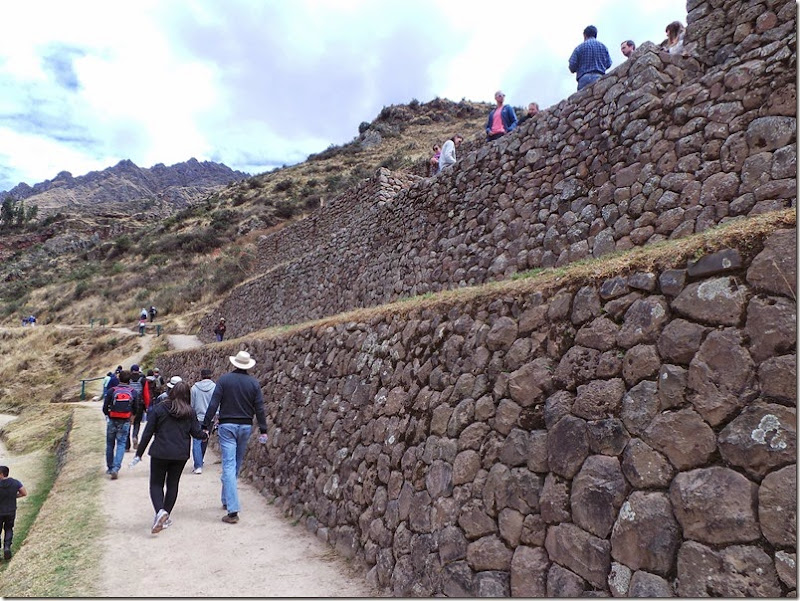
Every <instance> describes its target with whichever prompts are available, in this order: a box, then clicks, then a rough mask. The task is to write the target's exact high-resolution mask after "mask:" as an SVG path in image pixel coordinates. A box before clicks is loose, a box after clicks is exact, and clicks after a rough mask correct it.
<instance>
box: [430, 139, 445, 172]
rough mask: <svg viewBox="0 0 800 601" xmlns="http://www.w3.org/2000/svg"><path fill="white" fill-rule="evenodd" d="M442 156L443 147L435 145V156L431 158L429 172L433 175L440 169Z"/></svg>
mask: <svg viewBox="0 0 800 601" xmlns="http://www.w3.org/2000/svg"><path fill="white" fill-rule="evenodd" d="M440 156H442V149H441V147H440V146H439V145H438V144H434V145H433V156H432V157H431V160H430V169H429V172H430V174H431V175H436V174H437V173H438V171H439V157H440Z"/></svg>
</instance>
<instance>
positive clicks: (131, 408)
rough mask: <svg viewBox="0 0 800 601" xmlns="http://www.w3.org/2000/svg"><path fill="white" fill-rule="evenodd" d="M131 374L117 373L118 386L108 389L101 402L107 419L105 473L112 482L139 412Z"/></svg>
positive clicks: (127, 372)
mask: <svg viewBox="0 0 800 601" xmlns="http://www.w3.org/2000/svg"><path fill="white" fill-rule="evenodd" d="M130 382H131V372H129V371H125V370H123V371H121V372H119V384H117V385H116V386H113V387H111V388H109V389H108V392H107V393H106V397H105V399H104V400H103V413H104V414H105V415H106V417H107V418H108V422H107V424H106V467H107V468H108V469H107V470H106V473H107V474H109V475H110V476H111V479H112V480H116V479H117V478H118V477H119V468H120V467H121V466H122V459H123V457H125V443H126V442H127V440H128V432H129V431H130V427H131V422H132V421H133V416H134V415H136V412H137V411H138V410H139V404H140V403H141V400H140V398H139V394H138V393H137V392H136V391H135V390H134V389H133V388H131V385H130Z"/></svg>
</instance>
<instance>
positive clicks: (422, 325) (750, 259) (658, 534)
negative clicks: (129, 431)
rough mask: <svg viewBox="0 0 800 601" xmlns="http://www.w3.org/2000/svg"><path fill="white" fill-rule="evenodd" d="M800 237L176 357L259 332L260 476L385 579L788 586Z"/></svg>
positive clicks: (671, 591) (562, 588) (702, 591)
mask: <svg viewBox="0 0 800 601" xmlns="http://www.w3.org/2000/svg"><path fill="white" fill-rule="evenodd" d="M792 225H794V223H793V220H792ZM796 244H797V236H796V230H795V229H794V228H793V227H789V228H788V229H778V230H776V231H774V232H769V231H767V233H766V234H764V235H763V237H759V236H757V235H755V234H754V235H753V236H751V238H750V239H747V240H742V241H741V243H740V244H732V245H731V247H730V248H728V249H726V250H723V251H720V252H717V253H714V254H710V255H706V256H703V257H701V258H699V259H698V260H697V261H693V262H690V263H689V264H688V265H686V264H674V263H668V264H666V265H665V266H664V267H663V268H660V269H658V270H653V271H637V272H633V273H627V274H620V275H617V276H614V277H607V278H604V279H599V280H597V281H591V280H590V281H582V282H579V283H576V284H574V285H566V286H562V287H561V288H560V289H559V288H556V289H555V290H552V291H543V290H540V289H536V288H535V286H533V285H531V286H529V287H528V288H525V289H523V288H520V287H519V286H521V285H522V283H509V284H507V285H506V286H505V287H503V288H502V289H500V290H499V291H496V292H494V293H491V294H490V293H486V295H485V296H479V297H477V298H472V299H469V298H467V299H464V300H462V301H450V302H449V303H447V304H442V303H439V304H431V303H429V305H428V306H425V305H424V304H423V305H422V306H420V307H419V308H409V309H407V310H405V311H403V312H400V311H394V312H386V311H384V312H379V311H375V312H373V314H372V317H370V318H368V319H366V320H365V321H364V322H339V323H333V324H331V325H317V326H309V327H305V328H301V329H298V330H297V331H295V332H293V333H290V334H285V335H283V336H276V337H273V338H255V339H251V340H248V339H243V340H241V341H236V342H231V343H228V344H227V345H225V344H223V345H222V346H220V345H213V346H207V347H204V348H201V349H197V350H193V351H189V352H184V353H171V354H167V355H165V356H162V358H161V359H160V365H161V367H162V369H165V370H166V372H165V373H180V374H182V375H183V376H184V378H186V377H189V378H190V379H191V378H192V376H195V377H196V376H198V372H199V369H200V367H201V366H205V365H211V366H213V367H214V369H215V372H216V373H217V374H220V373H222V372H223V371H227V369H228V368H229V366H227V365H226V362H227V361H226V356H227V355H229V354H233V353H234V352H235V350H234V348H238V347H239V346H245V347H246V348H248V349H249V350H250V352H251V353H253V354H254V356H255V357H256V358H257V359H258V363H257V365H256V367H255V368H254V369H253V370H252V372H253V373H254V375H256V376H257V377H258V378H259V379H260V381H261V383H262V386H263V390H264V395H265V400H266V405H267V407H268V422H269V434H270V442H269V444H268V445H267V446H266V447H261V446H260V445H251V446H250V449H249V451H248V455H247V457H246V460H245V465H244V467H243V471H242V477H243V478H247V479H249V480H252V481H253V482H254V483H255V484H256V486H258V487H259V488H260V489H261V490H262V492H263V493H264V494H265V495H268V496H271V497H276V499H277V504H278V505H279V506H280V507H282V508H283V509H284V511H285V512H286V513H287V514H288V515H291V516H293V517H294V518H296V519H298V520H300V521H301V522H302V523H303V524H304V525H305V527H306V528H308V529H309V530H311V531H312V532H315V533H316V535H317V536H318V537H320V538H321V539H323V540H326V541H328V542H329V543H330V544H331V545H333V546H334V547H335V548H336V549H337V550H338V551H339V552H340V553H342V554H343V555H345V556H348V557H354V558H357V559H358V560H360V561H363V562H364V563H365V564H366V566H367V568H368V570H369V571H368V577H369V579H370V580H371V582H372V583H374V584H376V585H378V586H380V587H383V588H384V589H385V590H386V591H387V592H388V593H390V594H393V595H396V596H404V597H405V596H434V595H447V596H458V597H477V596H503V595H505V596H508V595H513V596H525V597H534V596H544V595H547V596H589V595H601V596H603V595H606V596H607V595H613V596H631V597H635V596H672V595H679V596H689V597H700V596H721V597H735V596H759V597H777V596H782V595H790V596H794V595H796V592H795V591H796V568H795V562H796V503H797V499H796V489H797V480H796V473H797V471H796V456H797V442H796V402H797V401H796V384H795V382H796V371H797V368H796V313H797V306H796V300H795V299H796V293H797V291H796V280H797V266H796V254H795V251H796ZM515 285H516V286H517V288H514V286H515ZM515 290H516V291H515Z"/></svg>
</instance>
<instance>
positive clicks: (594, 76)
mask: <svg viewBox="0 0 800 601" xmlns="http://www.w3.org/2000/svg"><path fill="white" fill-rule="evenodd" d="M601 77H603V74H602V73H584V74H583V75H582V76H581V77H580V79H579V80H578V90H582V89H583V88H585V87H586V86H588V85H589V84H590V83H594V82H596V81H597V80H598V79H600V78H601Z"/></svg>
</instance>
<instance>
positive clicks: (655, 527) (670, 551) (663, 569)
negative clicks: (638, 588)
mask: <svg viewBox="0 0 800 601" xmlns="http://www.w3.org/2000/svg"><path fill="white" fill-rule="evenodd" d="M680 542H681V531H680V528H679V526H678V522H677V521H676V520H675V516H674V515H673V512H672V506H671V504H670V501H669V498H668V497H667V494H666V493H661V492H644V491H634V492H633V493H631V495H630V497H628V499H627V500H626V501H625V503H624V504H623V505H622V508H621V509H620V511H619V515H618V517H617V521H616V523H615V524H614V528H613V531H612V533H611V555H612V557H613V558H614V559H615V560H617V561H619V562H620V563H623V564H625V565H626V566H628V567H629V568H631V569H632V570H646V571H649V572H654V573H656V574H661V575H662V576H663V575H667V574H668V573H669V572H670V570H671V569H672V567H673V565H674V562H675V554H676V553H677V551H678V547H679V546H680Z"/></svg>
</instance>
